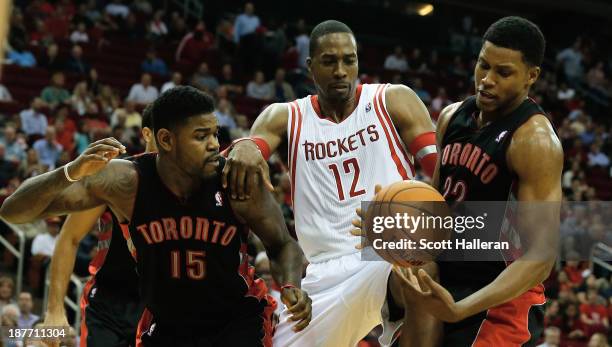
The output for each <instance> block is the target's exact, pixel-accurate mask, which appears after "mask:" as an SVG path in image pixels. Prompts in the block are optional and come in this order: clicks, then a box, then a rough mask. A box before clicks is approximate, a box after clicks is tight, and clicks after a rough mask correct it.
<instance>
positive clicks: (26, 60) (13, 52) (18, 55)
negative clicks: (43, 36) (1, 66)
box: [7, 41, 36, 67]
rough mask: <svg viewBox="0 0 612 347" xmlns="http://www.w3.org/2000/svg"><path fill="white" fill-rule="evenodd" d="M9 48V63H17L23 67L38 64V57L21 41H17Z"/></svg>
mask: <svg viewBox="0 0 612 347" xmlns="http://www.w3.org/2000/svg"><path fill="white" fill-rule="evenodd" d="M11 48H12V49H10V48H9V51H8V55H7V60H8V63H12V64H15V65H17V66H21V67H34V66H36V58H34V55H33V54H32V52H30V51H28V50H26V46H25V45H24V44H22V43H21V41H17V42H15V45H13V46H12V47H11Z"/></svg>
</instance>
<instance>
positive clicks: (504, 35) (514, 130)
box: [406, 17, 563, 347]
mask: <svg viewBox="0 0 612 347" xmlns="http://www.w3.org/2000/svg"><path fill="white" fill-rule="evenodd" d="M544 47H545V40H544V36H543V35H542V33H541V31H540V29H539V28H538V27H537V26H536V25H535V24H533V23H532V22H530V21H528V20H526V19H523V18H519V17H506V18H502V19H500V20H499V21H497V22H495V23H494V24H493V25H491V26H490V27H489V29H488V30H487V31H486V33H485V34H484V38H483V46H482V49H481V51H480V54H479V57H478V62H477V64H476V67H475V70H474V77H475V78H474V80H475V84H476V91H477V94H476V95H475V96H471V97H469V98H468V99H466V100H465V101H463V102H460V103H455V104H452V105H450V106H448V107H446V108H445V109H444V110H443V112H442V113H441V115H440V118H439V121H438V131H437V139H438V146H439V150H440V151H441V153H442V155H440V156H439V157H438V163H437V170H436V174H435V176H434V186H435V187H437V188H438V189H439V191H440V192H443V194H444V196H445V198H446V200H447V202H449V203H455V202H461V201H515V200H517V201H518V202H519V205H518V216H517V218H516V221H517V225H516V230H517V231H518V232H519V234H520V239H521V244H522V245H523V246H522V247H523V249H522V250H521V251H522V255H521V256H520V258H518V259H517V260H516V261H514V262H510V261H508V262H507V263H504V262H503V261H501V262H492V261H489V262H485V261H482V262H474V261H471V262H440V264H439V266H440V284H437V283H435V282H434V281H433V280H432V279H431V278H430V277H429V276H428V275H427V274H425V273H423V272H422V271H420V270H419V272H418V278H417V277H416V276H413V275H410V276H408V277H409V278H407V279H406V282H407V283H408V284H410V283H412V284H413V285H412V286H410V285H407V287H408V288H412V289H413V294H414V295H415V296H417V297H418V298H419V299H420V300H421V302H422V303H423V304H424V305H425V306H426V307H427V309H428V311H429V312H431V314H433V315H434V316H436V317H438V318H439V319H442V320H444V321H446V322H449V323H448V324H445V326H444V341H443V346H451V347H452V346H475V347H485V346H522V345H523V344H525V345H528V346H532V345H535V341H536V340H537V339H538V337H539V334H540V333H541V329H542V328H543V327H542V325H541V324H542V320H541V319H542V313H541V311H540V310H541V308H540V307H539V306H537V305H543V304H544V303H545V301H546V299H545V297H544V288H543V286H542V281H544V280H545V279H546V278H547V277H548V275H549V273H550V270H551V268H552V266H553V265H554V262H555V257H556V252H557V247H555V244H557V241H558V235H557V232H558V227H559V205H558V204H557V202H560V201H561V171H562V167H563V149H562V147H561V143H560V141H559V139H558V137H557V135H556V133H555V131H554V129H553V126H552V125H551V123H550V121H549V120H548V118H547V117H546V116H545V113H544V111H543V110H542V108H540V106H539V105H538V104H536V103H535V102H534V101H533V100H532V99H530V98H528V93H529V88H530V87H531V86H532V85H533V84H534V83H535V82H536V80H537V79H538V76H539V75H540V65H541V64H542V60H543V58H544ZM466 157H467V158H472V157H473V158H474V159H473V160H472V159H469V160H465V158H466ZM462 158H464V159H462ZM483 161H484V162H485V163H486V167H487V168H490V172H494V174H492V177H488V178H487V179H486V180H483V179H482V177H483V176H482V173H483V172H484V170H485V169H486V168H483V167H485V165H481V164H480V163H481V162H483ZM485 181H486V182H485ZM535 202H551V203H549V204H546V205H542V204H540V205H537V204H535ZM530 203H532V204H530ZM538 206H540V207H538ZM541 206H544V207H541ZM502 231H503V230H502ZM525 241H527V242H525ZM514 246H516V245H514ZM417 280H418V283H417Z"/></svg>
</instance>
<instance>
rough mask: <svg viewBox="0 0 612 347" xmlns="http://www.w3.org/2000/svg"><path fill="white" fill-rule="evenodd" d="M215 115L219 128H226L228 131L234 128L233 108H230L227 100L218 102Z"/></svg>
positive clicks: (230, 105)
mask: <svg viewBox="0 0 612 347" xmlns="http://www.w3.org/2000/svg"><path fill="white" fill-rule="evenodd" d="M215 115H216V116H217V120H218V121H219V126H220V127H222V128H226V129H227V130H228V131H231V130H233V129H235V128H236V121H235V120H234V106H232V104H231V103H230V102H229V101H228V100H227V99H221V100H219V102H218V104H217V110H216V111H215Z"/></svg>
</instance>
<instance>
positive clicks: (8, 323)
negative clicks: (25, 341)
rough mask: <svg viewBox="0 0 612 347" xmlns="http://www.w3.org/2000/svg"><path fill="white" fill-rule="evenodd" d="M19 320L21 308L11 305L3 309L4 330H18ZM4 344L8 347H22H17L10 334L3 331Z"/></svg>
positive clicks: (2, 324)
mask: <svg viewBox="0 0 612 347" xmlns="http://www.w3.org/2000/svg"><path fill="white" fill-rule="evenodd" d="M18 320H19V307H17V305H15V304H10V305H6V306H4V307H2V318H1V322H0V323H1V326H2V328H4V329H6V328H17V321H18ZM1 341H2V344H3V345H4V346H6V347H20V346H18V345H17V342H16V341H15V339H10V338H9V337H8V334H6V333H5V332H4V331H2V340H1Z"/></svg>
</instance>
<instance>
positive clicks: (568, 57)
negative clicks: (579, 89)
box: [557, 38, 584, 86]
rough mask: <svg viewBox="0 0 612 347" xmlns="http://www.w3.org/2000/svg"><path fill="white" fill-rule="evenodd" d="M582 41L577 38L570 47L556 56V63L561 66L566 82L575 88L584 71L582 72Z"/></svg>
mask: <svg viewBox="0 0 612 347" xmlns="http://www.w3.org/2000/svg"><path fill="white" fill-rule="evenodd" d="M581 47H582V39H581V38H577V39H576V41H574V44H573V45H572V46H571V47H568V48H566V49H564V50H562V51H561V52H559V54H557V63H558V64H559V65H561V66H562V68H563V73H564V74H565V78H566V79H567V82H568V83H569V85H571V86H575V85H576V84H577V83H579V82H580V80H581V79H582V76H583V75H584V71H583V70H582V52H581Z"/></svg>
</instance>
